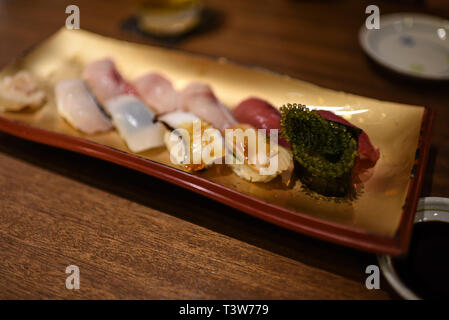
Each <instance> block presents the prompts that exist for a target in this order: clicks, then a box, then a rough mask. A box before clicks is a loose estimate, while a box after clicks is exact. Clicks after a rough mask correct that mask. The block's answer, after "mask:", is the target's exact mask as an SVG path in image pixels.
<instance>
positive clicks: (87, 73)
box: [83, 58, 136, 106]
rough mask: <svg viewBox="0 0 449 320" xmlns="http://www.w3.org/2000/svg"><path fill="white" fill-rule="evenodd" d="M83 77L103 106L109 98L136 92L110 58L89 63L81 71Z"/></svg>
mask: <svg viewBox="0 0 449 320" xmlns="http://www.w3.org/2000/svg"><path fill="white" fill-rule="evenodd" d="M83 79H84V81H86V83H87V84H88V86H89V89H90V90H91V91H92V93H93V94H94V95H95V97H96V98H97V100H98V101H99V102H100V103H101V105H103V106H104V105H105V104H106V102H107V101H108V100H109V99H112V98H115V97H118V96H120V95H124V94H136V90H135V89H134V87H133V86H132V85H131V84H129V83H128V82H127V81H126V80H125V79H124V78H123V77H122V75H121V74H120V73H119V71H118V70H117V67H116V66H115V63H114V61H112V59H110V58H104V59H100V60H96V61H94V62H91V63H89V64H88V65H87V66H86V68H85V69H84V71H83Z"/></svg>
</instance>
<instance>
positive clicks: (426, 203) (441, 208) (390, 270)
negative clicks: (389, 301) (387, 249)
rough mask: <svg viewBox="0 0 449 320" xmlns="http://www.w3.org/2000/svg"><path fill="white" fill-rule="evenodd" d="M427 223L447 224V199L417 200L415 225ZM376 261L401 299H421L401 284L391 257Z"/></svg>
mask: <svg viewBox="0 0 449 320" xmlns="http://www.w3.org/2000/svg"><path fill="white" fill-rule="evenodd" d="M429 221H440V222H446V223H449V198H440V197H427V198H421V199H419V203H418V209H417V210H416V215H415V223H423V222H429ZM377 260H378V261H379V265H380V268H381V269H382V272H383V274H384V276H385V278H386V279H387V281H388V282H389V283H390V285H391V286H392V287H393V289H394V290H395V291H396V292H397V293H398V294H399V295H400V296H401V297H402V298H404V299H407V300H420V299H421V298H420V297H419V296H417V295H416V294H415V293H414V292H413V291H411V290H410V289H409V288H408V287H407V286H406V285H405V284H404V283H403V282H402V280H401V279H400V277H399V276H398V274H397V273H396V271H395V269H394V266H393V263H392V258H391V256H389V255H379V256H377Z"/></svg>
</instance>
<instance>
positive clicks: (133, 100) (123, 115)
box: [105, 95, 165, 152]
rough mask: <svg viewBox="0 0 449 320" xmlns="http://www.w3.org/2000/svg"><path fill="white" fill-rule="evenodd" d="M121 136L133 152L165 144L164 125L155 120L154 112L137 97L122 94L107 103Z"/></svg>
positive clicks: (107, 108)
mask: <svg viewBox="0 0 449 320" xmlns="http://www.w3.org/2000/svg"><path fill="white" fill-rule="evenodd" d="M105 108H106V110H107V111H108V113H109V114H110V115H111V117H112V121H113V123H114V125H115V127H116V129H117V130H118V132H119V134H120V135H121V137H122V138H123V139H124V140H125V142H126V144H127V145H128V147H129V149H130V150H131V151H132V152H141V151H144V150H147V149H151V148H156V147H161V146H163V145H164V132H165V129H164V127H163V125H162V124H161V123H159V122H154V118H155V116H154V114H153V113H152V112H151V110H150V109H148V107H147V106H146V105H145V104H144V103H143V102H142V101H140V100H139V99H138V98H137V97H135V96H132V95H122V96H119V97H117V98H113V99H109V100H108V102H107V103H106V105H105Z"/></svg>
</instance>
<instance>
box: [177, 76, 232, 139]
mask: <svg viewBox="0 0 449 320" xmlns="http://www.w3.org/2000/svg"><path fill="white" fill-rule="evenodd" d="M181 95H182V105H183V109H184V110H185V111H189V112H192V113H194V114H195V115H197V116H198V117H199V118H201V119H202V120H205V121H207V122H208V123H210V124H211V125H212V126H213V127H214V128H217V129H219V130H221V131H224V130H225V129H226V128H229V127H231V126H233V125H236V124H237V121H236V120H235V119H234V117H233V116H232V114H231V112H230V110H229V109H228V108H227V107H226V106H224V105H223V104H222V103H221V102H220V101H218V99H217V97H216V96H215V95H214V93H213V92H212V89H211V88H210V87H209V86H208V85H206V84H202V83H198V82H194V83H191V84H189V85H188V86H187V87H186V88H184V90H183V91H182V93H181Z"/></svg>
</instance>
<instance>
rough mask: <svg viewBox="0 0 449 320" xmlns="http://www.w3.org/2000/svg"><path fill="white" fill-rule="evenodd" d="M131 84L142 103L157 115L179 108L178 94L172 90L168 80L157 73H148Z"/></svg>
mask: <svg viewBox="0 0 449 320" xmlns="http://www.w3.org/2000/svg"><path fill="white" fill-rule="evenodd" d="M133 84H134V87H135V88H136V90H137V92H138V94H139V95H140V97H142V99H143V101H144V102H145V103H146V104H147V105H148V106H150V107H151V108H153V109H154V110H155V111H156V112H157V113H165V112H171V111H175V110H177V109H180V108H181V99H180V96H179V93H178V92H177V91H176V90H175V89H174V88H173V85H172V84H171V82H170V80H168V79H167V78H165V77H164V76H162V75H160V74H159V73H155V72H152V73H148V74H146V75H144V76H141V77H140V78H138V79H137V80H135V81H134V83H133Z"/></svg>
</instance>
